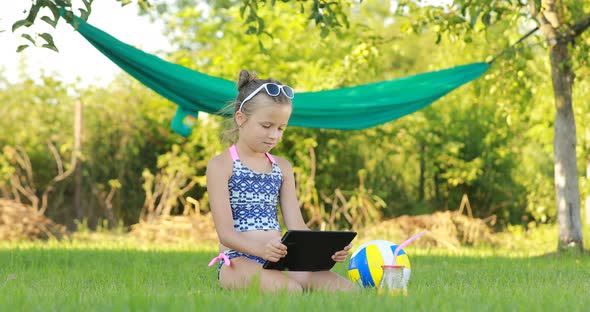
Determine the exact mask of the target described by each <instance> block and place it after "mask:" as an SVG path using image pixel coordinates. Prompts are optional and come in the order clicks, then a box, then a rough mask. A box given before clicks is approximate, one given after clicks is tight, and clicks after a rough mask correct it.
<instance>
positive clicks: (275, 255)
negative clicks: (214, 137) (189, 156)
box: [207, 153, 286, 262]
mask: <svg viewBox="0 0 590 312" xmlns="http://www.w3.org/2000/svg"><path fill="white" fill-rule="evenodd" d="M231 163H232V161H231V158H230V157H229V153H223V154H221V155H218V156H216V157H214V158H212V159H211V160H210V161H209V163H208V164H207V192H208V193H209V204H210V206H211V214H212V215H213V222H214V223H215V230H216V231H217V236H218V237H219V241H220V243H221V244H223V245H224V246H226V247H228V248H231V249H234V250H237V251H240V252H243V253H247V254H251V255H254V256H258V257H261V258H263V259H265V260H270V261H274V262H276V261H279V259H280V256H282V255H283V253H284V250H283V249H285V248H286V247H285V246H284V245H282V244H281V237H280V234H279V235H278V236H277V238H276V239H273V240H271V241H269V242H267V243H262V242H258V241H255V240H252V239H248V238H247V237H245V235H242V233H240V232H237V231H235V230H234V222H233V217H232V212H231V206H230V202H229V189H228V185H227V183H228V181H229V178H230V177H231V174H232V166H231Z"/></svg>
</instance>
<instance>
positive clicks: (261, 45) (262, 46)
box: [258, 40, 268, 54]
mask: <svg viewBox="0 0 590 312" xmlns="http://www.w3.org/2000/svg"><path fill="white" fill-rule="evenodd" d="M258 47H259V48H260V51H262V53H264V54H268V50H267V49H266V48H265V47H264V44H262V41H260V40H258Z"/></svg>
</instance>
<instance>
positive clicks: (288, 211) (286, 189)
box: [274, 156, 309, 230]
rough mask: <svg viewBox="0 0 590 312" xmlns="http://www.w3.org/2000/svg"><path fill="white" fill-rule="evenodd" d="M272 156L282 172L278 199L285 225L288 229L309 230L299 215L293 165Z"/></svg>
mask: <svg viewBox="0 0 590 312" xmlns="http://www.w3.org/2000/svg"><path fill="white" fill-rule="evenodd" d="M274 158H275V159H276V162H277V164H278V165H279V167H280V168H281V171H282V172H283V184H282V185H281V191H280V195H279V199H280V204H281V213H282V214H283V219H284V221H285V225H286V226H287V229H288V230H309V228H308V227H307V225H306V224H305V221H304V220H303V216H302V215H301V209H299V201H298V200H297V190H296V188H295V176H294V175H293V167H292V166H291V164H290V163H289V161H288V160H286V159H284V158H282V157H278V156H274Z"/></svg>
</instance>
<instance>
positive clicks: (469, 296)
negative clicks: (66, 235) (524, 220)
mask: <svg viewBox="0 0 590 312" xmlns="http://www.w3.org/2000/svg"><path fill="white" fill-rule="evenodd" d="M408 253H409V254H410V259H411V262H412V279H411V281H410V286H409V296H408V297H387V296H379V295H377V293H376V292H375V291H374V290H373V289H369V290H364V291H361V292H359V293H358V294H352V295H351V294H341V293H340V294H338V293H337V294H329V293H321V292H312V293H304V294H301V295H288V294H284V293H283V294H275V295H266V294H260V293H258V292H257V291H254V290H244V291H224V290H221V289H220V288H219V286H218V283H217V275H216V274H217V271H216V268H215V267H210V268H209V267H207V263H208V262H209V260H210V259H211V257H213V256H215V254H216V253H215V251H214V250H213V249H212V248H210V247H209V248H201V249H198V248H177V249H176V250H175V249H172V248H145V247H143V248H142V247H136V246H135V247H134V246H121V245H119V246H118V245H117V244H114V246H109V244H108V243H106V244H102V245H100V244H86V245H77V244H72V243H51V244H43V243H27V244H5V245H3V246H0V311H251V310H258V311H306V312H308V311H399V310H401V309H404V310H409V311H417V310H419V311H587V310H588V309H589V307H590V259H589V258H588V257H583V258H574V257H562V258H556V257H543V256H540V257H512V258H510V257H502V256H493V255H489V253H487V254H488V255H487V256H482V255H483V254H485V253H480V252H478V251H470V252H465V253H463V254H461V255H457V254H456V253H455V254H452V255H445V254H444V253H441V252H437V253H436V254H434V253H432V252H428V251H420V250H410V251H408ZM335 270H336V271H337V272H338V273H340V274H343V275H345V274H346V265H345V264H338V265H337V266H336V267H335Z"/></svg>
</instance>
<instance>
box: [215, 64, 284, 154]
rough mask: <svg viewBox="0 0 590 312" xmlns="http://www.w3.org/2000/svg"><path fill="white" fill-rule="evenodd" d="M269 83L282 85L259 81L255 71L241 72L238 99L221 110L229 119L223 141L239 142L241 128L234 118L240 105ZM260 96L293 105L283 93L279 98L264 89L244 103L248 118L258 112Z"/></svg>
mask: <svg viewBox="0 0 590 312" xmlns="http://www.w3.org/2000/svg"><path fill="white" fill-rule="evenodd" d="M267 82H273V83H276V84H280V85H282V83H281V82H279V81H277V80H274V79H272V78H268V79H258V75H256V72H254V71H248V70H245V69H242V70H241V71H240V76H239V78H238V84H237V87H238V96H236V99H235V100H234V101H233V102H230V103H229V104H228V105H226V106H225V107H224V108H223V109H222V110H221V114H222V115H223V116H228V117H229V118H227V120H225V125H224V130H223V132H222V139H223V141H225V142H228V143H230V144H233V143H235V142H236V141H237V138H238V129H239V127H238V124H237V123H236V120H235V118H234V115H235V113H236V112H237V111H238V109H240V104H241V103H242V101H243V100H244V99H245V98H246V97H247V96H248V95H250V93H252V92H254V90H256V89H257V88H258V87H260V86H261V85H262V84H264V83H267ZM259 94H265V95H266V96H268V97H269V98H271V99H272V100H273V101H274V102H275V103H277V104H287V105H292V102H291V99H289V98H288V97H286V96H285V95H284V94H283V93H282V92H280V93H279V95H278V96H269V95H268V94H267V93H266V91H265V90H264V89H262V90H260V92H258V94H256V96H254V97H253V98H251V99H249V100H248V102H246V103H244V105H243V106H242V113H244V115H246V117H250V116H251V115H252V114H253V113H254V111H255V110H256V108H257V106H258V101H257V97H258V95H259Z"/></svg>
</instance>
